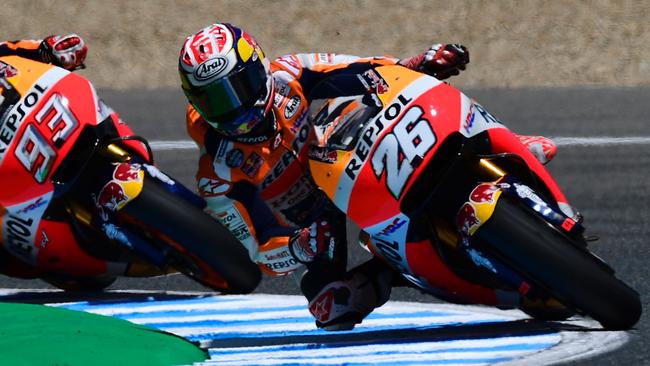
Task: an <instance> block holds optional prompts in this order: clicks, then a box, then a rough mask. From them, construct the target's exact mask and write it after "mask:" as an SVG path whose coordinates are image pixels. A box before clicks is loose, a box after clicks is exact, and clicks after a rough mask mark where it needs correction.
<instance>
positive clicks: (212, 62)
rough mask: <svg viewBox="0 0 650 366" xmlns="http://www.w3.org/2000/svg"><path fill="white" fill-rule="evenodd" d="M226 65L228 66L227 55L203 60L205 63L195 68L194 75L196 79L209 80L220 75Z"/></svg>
mask: <svg viewBox="0 0 650 366" xmlns="http://www.w3.org/2000/svg"><path fill="white" fill-rule="evenodd" d="M226 67H228V60H227V59H226V58H225V57H221V56H218V57H215V58H211V59H209V60H206V61H203V63H202V64H200V65H199V67H197V68H196V70H194V77H195V78H196V80H201V81H204V80H208V79H211V78H213V77H215V76H216V75H219V74H220V73H221V72H222V71H223V70H225V69H226Z"/></svg>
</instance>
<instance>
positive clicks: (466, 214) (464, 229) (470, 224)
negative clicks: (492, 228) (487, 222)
mask: <svg viewBox="0 0 650 366" xmlns="http://www.w3.org/2000/svg"><path fill="white" fill-rule="evenodd" d="M456 225H457V226H458V230H460V232H461V234H464V235H465V236H469V235H470V233H471V232H472V230H473V229H475V228H478V227H479V226H480V225H481V221H479V219H478V217H476V209H474V206H472V205H471V204H470V203H468V202H465V204H464V205H463V206H462V207H461V208H460V210H459V211H458V214H457V215H456Z"/></svg>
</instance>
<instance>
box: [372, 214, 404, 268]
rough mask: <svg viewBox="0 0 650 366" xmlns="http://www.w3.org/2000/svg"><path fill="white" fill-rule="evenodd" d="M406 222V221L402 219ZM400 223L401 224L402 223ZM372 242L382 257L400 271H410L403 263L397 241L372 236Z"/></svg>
mask: <svg viewBox="0 0 650 366" xmlns="http://www.w3.org/2000/svg"><path fill="white" fill-rule="evenodd" d="M404 222H406V221H404ZM404 222H403V223H402V225H403V224H404ZM372 240H373V243H374V245H375V248H377V250H378V251H379V253H380V254H381V256H382V257H384V258H385V259H386V260H388V262H389V263H390V264H391V265H392V266H393V267H395V268H396V269H397V270H399V271H400V272H401V273H404V274H408V273H411V271H410V269H409V268H408V267H407V266H405V265H404V260H403V258H402V256H401V255H400V246H399V243H398V242H397V241H394V240H385V239H382V238H378V237H373V239H372Z"/></svg>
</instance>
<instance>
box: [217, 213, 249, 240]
mask: <svg viewBox="0 0 650 366" xmlns="http://www.w3.org/2000/svg"><path fill="white" fill-rule="evenodd" d="M216 216H217V219H218V220H219V221H220V222H221V223H222V224H223V225H224V226H225V227H226V228H227V229H228V230H230V232H231V233H232V234H233V235H234V236H235V238H237V240H239V241H244V240H246V239H248V238H250V237H251V233H250V230H249V229H248V225H246V222H245V221H244V219H243V218H242V216H241V214H240V213H239V211H237V209H236V208H231V209H229V210H226V211H224V212H220V213H218V214H217V215H216Z"/></svg>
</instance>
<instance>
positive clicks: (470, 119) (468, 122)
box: [463, 104, 476, 133]
mask: <svg viewBox="0 0 650 366" xmlns="http://www.w3.org/2000/svg"><path fill="white" fill-rule="evenodd" d="M474 119H476V114H475V113H474V104H471V105H470V106H469V112H468V113H467V117H465V122H464V123H463V128H464V129H465V132H467V133H469V132H470V131H471V130H472V126H474Z"/></svg>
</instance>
